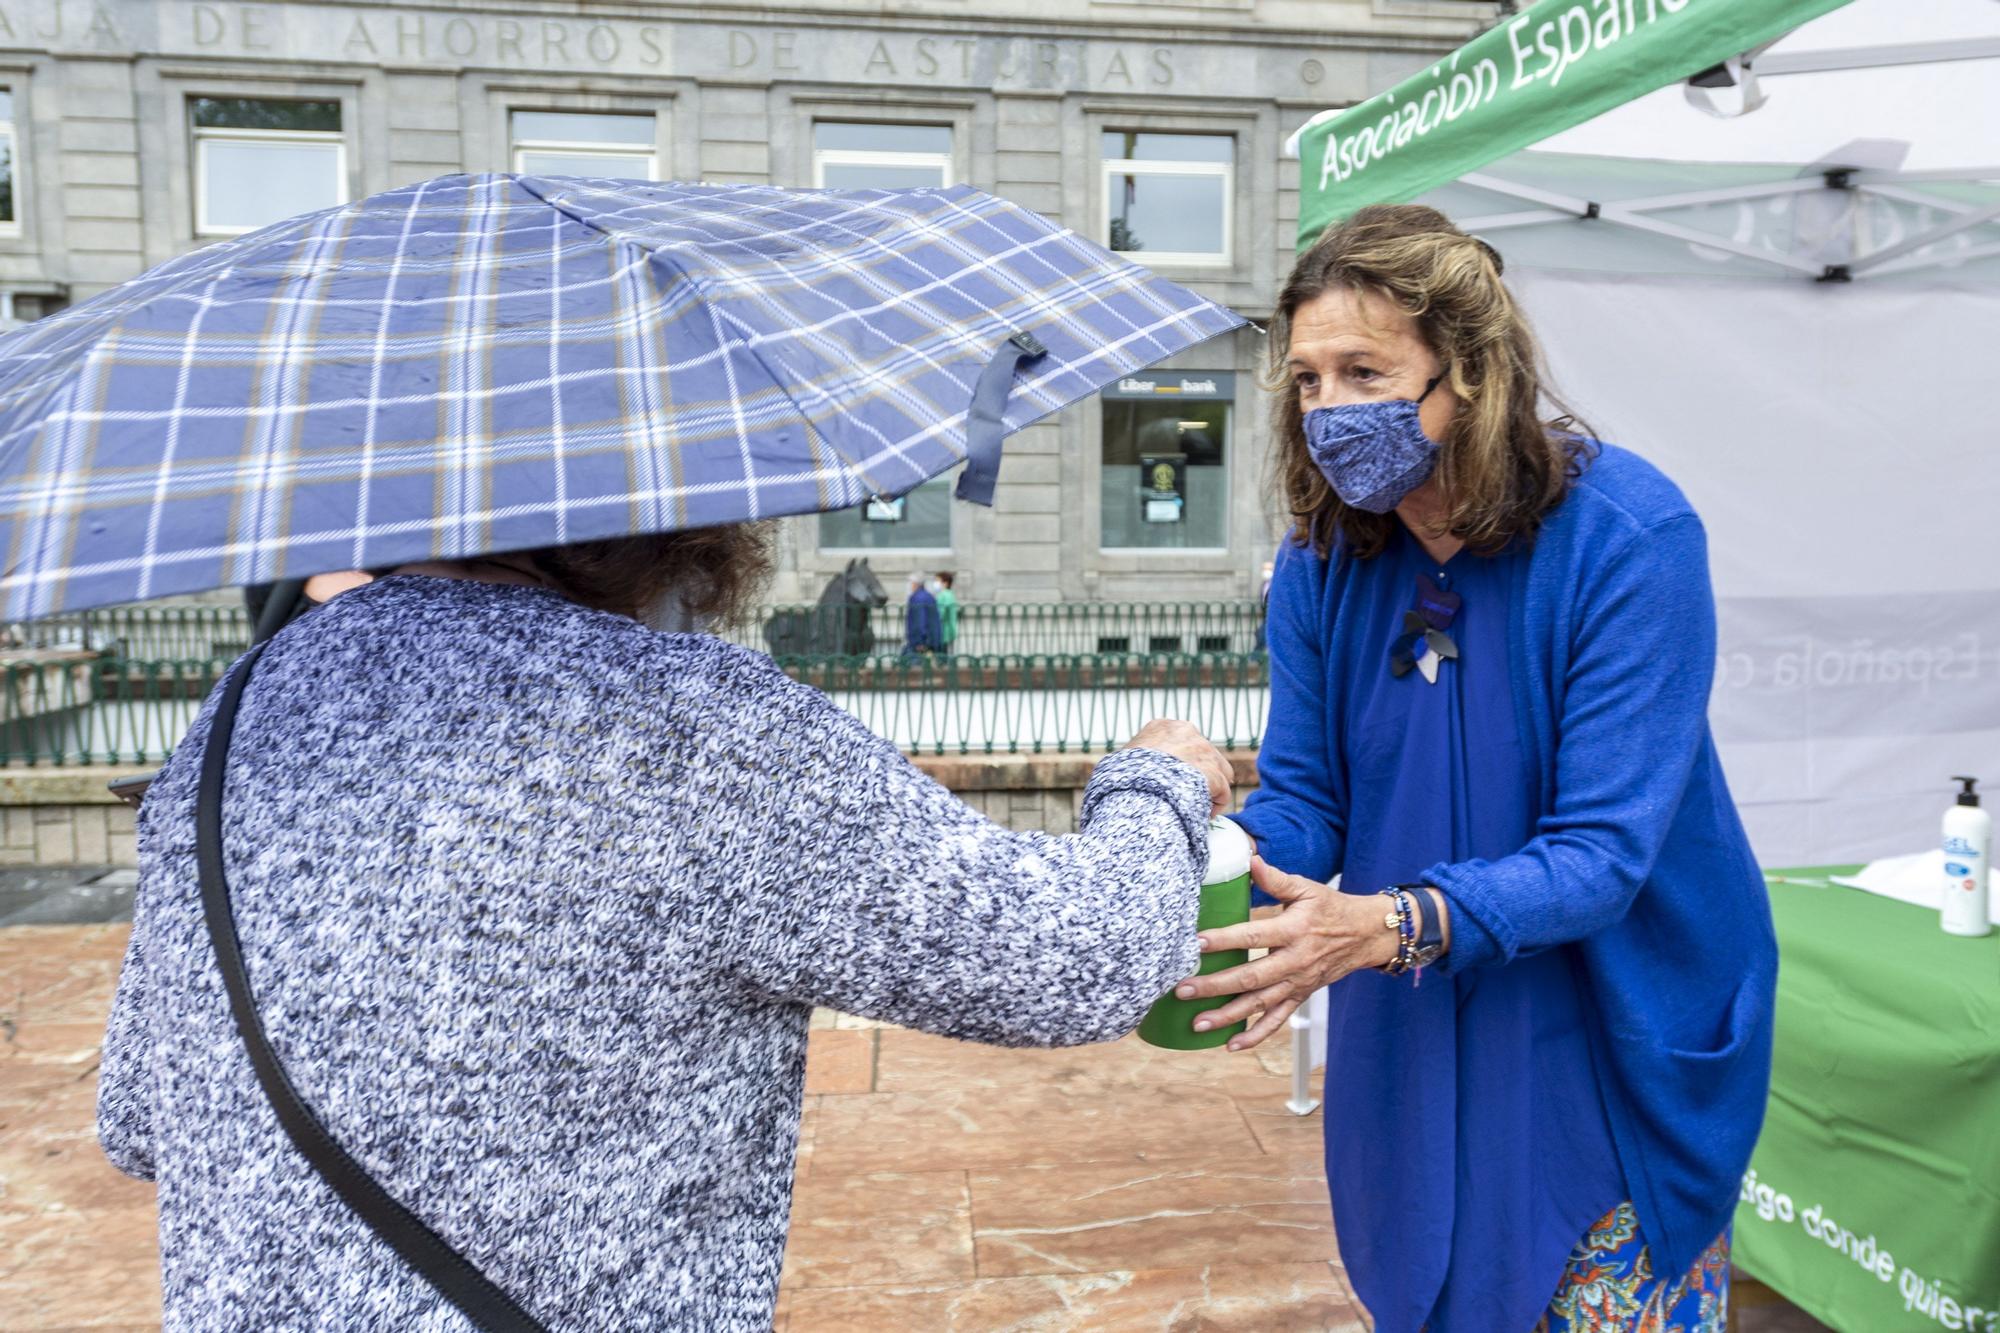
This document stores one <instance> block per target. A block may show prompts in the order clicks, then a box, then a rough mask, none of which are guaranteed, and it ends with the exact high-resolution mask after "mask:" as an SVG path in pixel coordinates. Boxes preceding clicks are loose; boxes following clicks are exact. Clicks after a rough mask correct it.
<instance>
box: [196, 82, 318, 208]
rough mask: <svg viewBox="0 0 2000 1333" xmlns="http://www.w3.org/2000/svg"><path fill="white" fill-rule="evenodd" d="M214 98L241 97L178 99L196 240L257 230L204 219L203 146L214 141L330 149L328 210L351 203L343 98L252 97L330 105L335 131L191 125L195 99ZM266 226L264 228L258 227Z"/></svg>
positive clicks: (205, 155)
mask: <svg viewBox="0 0 2000 1333" xmlns="http://www.w3.org/2000/svg"><path fill="white" fill-rule="evenodd" d="M214 96H242V94H216V93H202V92H192V91H190V92H187V93H185V94H184V95H183V96H182V98H181V108H182V115H184V116H185V117H186V124H187V129H188V155H189V157H190V158H192V159H193V160H192V163H191V166H192V171H191V172H190V175H191V176H192V182H191V183H192V184H193V186H194V234H195V236H196V237H197V238H201V237H208V236H243V235H247V234H248V233H250V232H253V231H256V230H257V227H255V226H251V227H232V226H225V225H222V224H218V223H212V222H210V221H209V218H208V152H207V145H208V144H211V143H214V142H216V141H218V140H221V141H226V142H230V143H292V144H300V145H306V146H312V147H324V146H326V145H329V144H330V145H332V147H333V167H334V185H335V190H334V193H335V198H334V201H333V204H332V206H333V207H335V208H338V207H339V206H340V205H342V204H347V203H352V202H353V201H354V191H353V186H352V182H351V180H350V178H349V175H348V160H347V103H346V100H345V99H344V98H332V97H254V95H252V97H251V100H255V101H262V102H333V103H334V105H335V106H337V107H338V108H339V110H340V128H339V129H337V130H246V129H231V128H228V127H225V126H219V125H197V124H195V123H194V103H195V101H196V100H197V99H198V98H202V97H214ZM259 225H268V224H259Z"/></svg>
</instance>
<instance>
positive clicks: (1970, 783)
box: [1939, 778, 1993, 935]
mask: <svg viewBox="0 0 2000 1333" xmlns="http://www.w3.org/2000/svg"><path fill="white" fill-rule="evenodd" d="M1952 781H1953V782H1958V783H1963V784H1964V786H1965V790H1963V791H1961V792H1960V793H1959V794H1958V804H1956V805H1954V806H1952V807H1950V808H1949V809H1947V810H1946V811H1945V812H1944V905H1943V907H1942V909H1941V911H1940V914H1939V915H1940V924H1941V925H1943V927H1944V928H1945V931H1946V933H1947V934H1951V935H1985V934H1989V933H1990V932H1991V931H1992V929H1993V919H1992V916H1991V914H1990V913H1989V911H1988V909H1987V905H1986V897H1987V892H1988V888H1989V881H1988V878H1987V877H1988V875H1989V873H1990V870H1989V867H1990V866H1991V865H1992V863H1993V816H1992V815H1990V814H1988V813H1987V812H1986V811H1984V810H1982V809H1980V808H1979V793H1978V792H1977V791H1975V790H1974V788H1975V787H1976V786H1977V785H1978V783H1979V779H1978V778H1953V779H1952Z"/></svg>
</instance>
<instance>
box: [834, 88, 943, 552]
mask: <svg viewBox="0 0 2000 1333" xmlns="http://www.w3.org/2000/svg"><path fill="white" fill-rule="evenodd" d="M951 176H952V172H951V127H950V126H948V125H874V124H865V123H862V122H858V121H839V120H822V121H817V122H815V123H814V125H813V185H814V186H816V187H818V188H820V189H825V190H917V189H924V188H927V187H931V186H939V185H949V184H951ZM955 484H956V482H955V479H954V478H953V477H951V476H949V475H947V476H943V477H934V478H932V479H931V480H930V481H927V482H925V483H924V484H923V485H921V486H919V487H917V488H916V489H915V490H913V491H911V492H910V493H909V494H908V495H905V496H901V497H900V498H897V499H893V500H870V501H869V502H868V503H866V504H864V505H862V506H861V507H860V508H859V509H846V510H842V511H840V512H838V513H831V514H821V515H820V519H819V544H820V546H821V547H822V548H825V549H828V550H838V551H880V550H896V549H901V550H935V551H948V550H950V549H951V505H952V500H951V492H952V487H953V486H954V485H955Z"/></svg>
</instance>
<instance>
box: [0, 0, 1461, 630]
mask: <svg viewBox="0 0 2000 1333" xmlns="http://www.w3.org/2000/svg"><path fill="white" fill-rule="evenodd" d="M1494 9H1495V6H1494V5H1493V4H1492V3H1490V0H1489V2H1485V3H1474V2H1473V0H909V2H908V3H893V2H884V0H798V3H795V4H792V5H788V6H777V5H752V4H735V3H727V2H720V3H709V4H701V5H692V4H687V5H655V4H644V3H615V2H611V3H600V2H598V0H567V2H565V3H544V4H526V3H507V0H463V3H452V2H451V0H405V2H404V3H396V4H374V3H366V2H365V0H364V2H361V3H344V2H342V3H333V2H325V0H307V2H302V3H222V2H220V0H216V2H213V3H194V2H192V0H0V110H4V111H5V112H6V113H7V114H6V117H5V119H4V122H0V139H4V148H5V151H6V156H7V159H8V164H7V175H6V179H5V182H4V186H3V187H0V213H4V214H5V215H6V216H5V217H0V320H8V319H26V318H33V317H35V316H36V315H38V314H40V313H43V312H45V311H48V310H52V309H56V308H60V306H61V305H62V304H64V303H69V302H76V301H80V300H83V299H85V298H87V297H89V296H90V295H92V294H93V293H96V292H98V291H102V290H104V289H105V288H107V287H110V286H113V285H115V284H117V283H119V282H121V281H123V280H124V279H126V278H129V277H131V276H133V275H134V274H136V273H138V272H140V271H142V270H144V269H145V268H147V267H149V266H151V265H153V264H157V263H159V262H161V261H163V260H166V259H168V258H169V257H171V256H173V255H175V254H178V253H180V252H182V251H184V250H187V249H189V248H191V247H193V246H196V245H199V244H202V243H203V242H205V241H206V240H209V239H211V238H212V237H214V236H217V235H224V234H228V233H229V231H230V230H231V229H236V230H241V229H245V228H247V227H248V226H250V225H255V224H257V223H259V222H261V221H263V220H267V219H272V218H276V217H280V216H285V215H287V214H289V213H293V212H299V211H303V210H305V209H307V208H311V207H316V206H323V205H325V204H329V203H337V202H341V201H344V200H348V199H355V198H360V197H362V196H364V195H367V194H370V193H373V192H375V191H378V190H383V189H387V188H390V187H392V186H396V185H400V184H404V183H407V182H410V181H413V180H419V179H423V178H426V177H430V176H436V175H441V174H444V173H448V172H455V171H492V170H510V169H517V168H519V169H530V170H537V171H543V172H556V173H559V172H563V171H570V172H584V171H593V172H598V173H599V174H610V175H620V174H631V175H640V176H652V177H655V178H660V179H668V178H702V179H707V180H711V181H733V182H761V183H770V184H776V185H785V186H811V185H815V184H821V183H824V184H828V185H853V184H864V183H910V184H919V183H966V184H971V185H975V186H979V187H981V188H984V189H988V190H992V191H995V192H997V193H999V194H1001V195H1004V196H1007V197H1009V198H1011V199H1014V200H1016V201H1018V202H1020V203H1022V204H1024V205H1026V206H1028V207H1030V208H1034V209H1037V210H1040V211H1041V212H1043V213H1045V214H1047V215H1049V216H1050V217H1052V218H1055V219H1057V220H1058V221H1060V222H1062V223H1064V224H1065V225H1067V226H1070V227H1072V228H1075V229H1076V230H1078V231H1079V232H1082V233H1084V234H1086V235H1089V236H1092V237H1093V238H1096V239H1099V240H1104V241H1108V242H1111V243H1113V244H1114V247H1115V248H1122V249H1130V250H1133V251H1134V252H1135V253H1136V254H1137V257H1139V258H1140V259H1141V260H1142V261H1144V262H1148V263H1151V264H1152V265H1153V266H1154V267H1156V268H1158V269H1159V270H1160V271H1161V272H1163V273H1165V274H1166V275H1168V276H1170V277H1172V278H1175V279H1176V280H1179V281H1182V282H1185V283H1187V284H1188V285H1190V286H1192V287H1194V288H1196V289H1198V290H1200V291H1202V292H1204V293H1205V294H1207V295H1209V296H1212V297H1214V298H1215V299H1217V300H1220V301H1223V302H1225V303H1227V304H1229V305H1230V306H1232V307H1234V308H1235V309H1237V310H1239V311H1241V312H1242V313H1243V314H1245V315H1246V316H1248V317H1250V318H1251V319H1253V320H1258V319H1261V318H1262V317H1263V316H1265V315H1266V314H1268V312H1269V309H1270V304H1271V301H1272V298H1273V295H1274V293H1275V291H1276V288H1277V286H1278V284H1279V282H1280V281H1281V280H1282V278H1283V276H1284V273H1285V271H1286V268H1287V266H1288V264H1289V262H1290V259H1291V253H1292V233H1293V229H1294V223H1295V221H1296V216H1297V197H1298V196H1297V179H1296V164H1295V163H1292V162H1290V161H1288V160H1286V159H1285V158H1284V157H1283V156H1282V144H1283V141H1284V139H1285V136H1286V135H1287V134H1288V133H1289V132H1290V131H1291V130H1292V129H1293V128H1295V127H1296V126H1297V125H1298V124H1299V123H1300V122H1302V121H1303V120H1305V119H1306V118H1307V117H1308V116H1309V115H1311V114H1312V113H1313V112H1315V111H1317V110H1320V109H1321V108H1323V107H1326V106H1329V105H1337V104H1343V103H1347V102H1351V101H1355V100H1359V99H1361V98H1363V97H1366V96H1368V95H1369V94H1370V93H1372V92H1374V91H1376V90H1378V89H1380V88H1383V87H1385V86H1388V85H1389V84H1391V83H1393V82H1395V81H1396V80H1398V79H1400V78H1401V77H1403V76H1405V75H1406V74H1408V73H1410V72H1412V71H1413V70H1415V69H1416V68H1418V67H1420V66H1421V65H1423V64H1424V63H1426V62H1428V61H1429V60H1431V59H1434V58H1435V57H1436V55H1437V54H1438V53H1440V52H1443V51H1447V50H1449V49H1451V48H1452V47H1454V46H1456V45H1457V44H1458V43H1459V42H1461V41H1462V40H1463V39H1464V38H1465V37H1466V36H1467V35H1468V34H1469V33H1470V32H1471V31H1472V30H1473V29H1474V28H1476V27H1477V26H1478V25H1480V24H1481V23H1483V22H1485V21H1487V20H1489V19H1490V18H1491V16H1492V14H1493V12H1494ZM1260 347H1261V336H1260V335H1259V334H1258V333H1256V332H1254V331H1243V332H1241V333H1239V334H1236V335H1232V336H1230V337H1226V338H1222V339H1218V340H1216V341H1214V342H1212V343H1209V344H1207V345H1205V346H1202V347H1199V348H1196V349H1194V350H1192V351H1190V352H1188V353H1186V354H1184V355H1183V356H1182V357H1180V358H1179V359H1178V360H1177V361H1176V362H1174V363H1172V364H1170V365H1168V366H1166V367H1162V368H1160V369H1159V370H1157V371H1156V372H1155V373H1153V374H1150V375H1147V376H1137V377H1133V378H1132V379H1131V380H1129V381H1128V382H1126V383H1124V384H1121V385H1119V386H1116V387H1114V388H1113V389H1111V390H1108V391H1107V393H1106V394H1105V395H1104V396H1103V397H1102V398H1100V399H1097V400H1093V401H1090V402H1086V403H1083V404H1079V405H1077V406H1075V407H1072V408H1071V409H1069V410H1068V411H1066V412H1064V413H1063V414H1062V415H1061V416H1060V417H1058V418H1055V419H1053V420H1052V421H1050V422H1048V423H1044V424H1042V425H1039V426H1036V427H1034V428H1031V429H1030V430H1028V431H1025V432H1022V433H1021V434H1020V435H1018V436H1016V437H1015V438H1014V439H1013V440H1011V441H1010V443H1009V447H1008V455H1007V461H1006V464H1005V466H1004V468H1003V470H1002V476H1001V485H1000V493H999V499H998V503H997V505H996V506H995V508H994V509H992V510H991V511H987V510H980V509H974V508H972V507H970V506H964V505H951V504H949V503H945V502H944V497H943V490H942V488H941V487H937V488H933V489H932V490H931V491H929V492H924V491H920V492H917V493H913V494H912V495H911V496H910V497H907V498H906V499H905V500H904V501H903V502H902V503H901V504H900V505H896V504H890V505H880V506H876V507H874V508H873V509H872V510H870V511H868V512H856V513H852V514H846V515H836V516H831V517H826V518H814V519H802V520H794V521H792V522H790V523H789V524H788V527H787V532H786V540H785V544H784V555H783V565H782V571H781V574H780V577H779V582H778V585H777V587H776V588H774V589H773V594H774V597H775V599H776V600H790V599H793V598H800V597H804V598H810V597H811V596H812V595H814V594H815V593H816V592H817V591H818V589H819V588H820V587H821V586H822V584H823V583H824V581H825V579H826V578H827V576H828V575H829V574H831V573H832V572H833V571H835V570H837V569H839V568H841V567H842V566H844V565H845V564H846V563H847V561H849V560H850V559H852V558H853V556H854V555H855V554H857V553H866V554H869V555H870V556H871V558H872V561H873V564H874V567H875V568H876V570H877V571H878V573H879V574H880V575H881V577H882V580H883V582H884V584H885V585H887V586H888V587H889V588H890V591H891V593H892V595H893V594H895V593H897V592H899V591H900V587H901V583H902V577H901V576H902V575H903V574H904V573H905V572H906V571H909V570H913V569H927V570H934V569H941V568H950V569H954V570H957V571H959V572H960V584H959V586H960V591H961V594H962V595H963V596H968V597H972V598H976V599H979V600H994V599H1001V600H1025V601H1082V600H1191V599H1210V598H1230V597H1242V596H1247V595H1250V594H1251V593H1252V592H1254V590H1255V586H1256V578H1257V570H1258V568H1259V566H1260V565H1261V563H1262V562H1263V561H1264V560H1265V559H1267V558H1268V557H1269V554H1270V550H1271V546H1272V541H1273V536H1274V527H1273V522H1272V518H1271V516H1270V514H1269V513H1268V512H1267V505H1266V503H1265V501H1264V499H1263V489H1264V488H1263V482H1264V474H1265V457H1266V434H1265V424H1264V415H1265V414H1264V410H1263V398H1262V395H1261V391H1260V390H1259V388H1258V360H1259V352H1260Z"/></svg>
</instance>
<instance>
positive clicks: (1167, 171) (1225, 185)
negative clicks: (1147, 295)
mask: <svg viewBox="0 0 2000 1333" xmlns="http://www.w3.org/2000/svg"><path fill="white" fill-rule="evenodd" d="M1107 133H1126V134H1171V135H1176V136H1179V137H1183V138H1198V137H1199V138H1211V139H1227V140H1229V160H1228V161H1227V162H1172V161H1160V160H1158V159H1153V158H1129V157H1100V158H1099V159H1098V173H1097V212H1098V220H1097V243H1098V244H1099V245H1101V246H1103V247H1104V248H1105V249H1107V250H1111V253H1113V254H1115V255H1117V256H1119V257H1120V258H1121V259H1130V260H1132V261H1133V262H1135V263H1140V264H1145V265H1147V266H1149V267H1152V266H1162V267H1165V266H1172V267H1174V268H1211V269H1212V268H1234V267H1235V266H1236V202H1235V200H1236V154H1237V150H1238V148H1239V147H1240V144H1239V143H1238V139H1239V136H1238V135H1236V134H1233V133H1230V132H1229V131H1208V130H1154V129H1135V130H1124V129H1120V128H1119V127H1117V126H1114V125H1110V124H1107V125H1104V126H1103V127H1101V128H1100V129H1099V130H1098V131H1097V139H1098V145H1099V148H1098V151H1099V152H1100V153H1101V152H1102V151H1103V135H1104V134H1107ZM1114 176H1209V177H1213V178H1215V179H1217V180H1220V181H1221V182H1222V201H1221V203H1222V249H1221V250H1219V251H1212V252H1202V251H1186V250H1112V248H1111V181H1112V178H1113V177H1114Z"/></svg>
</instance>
